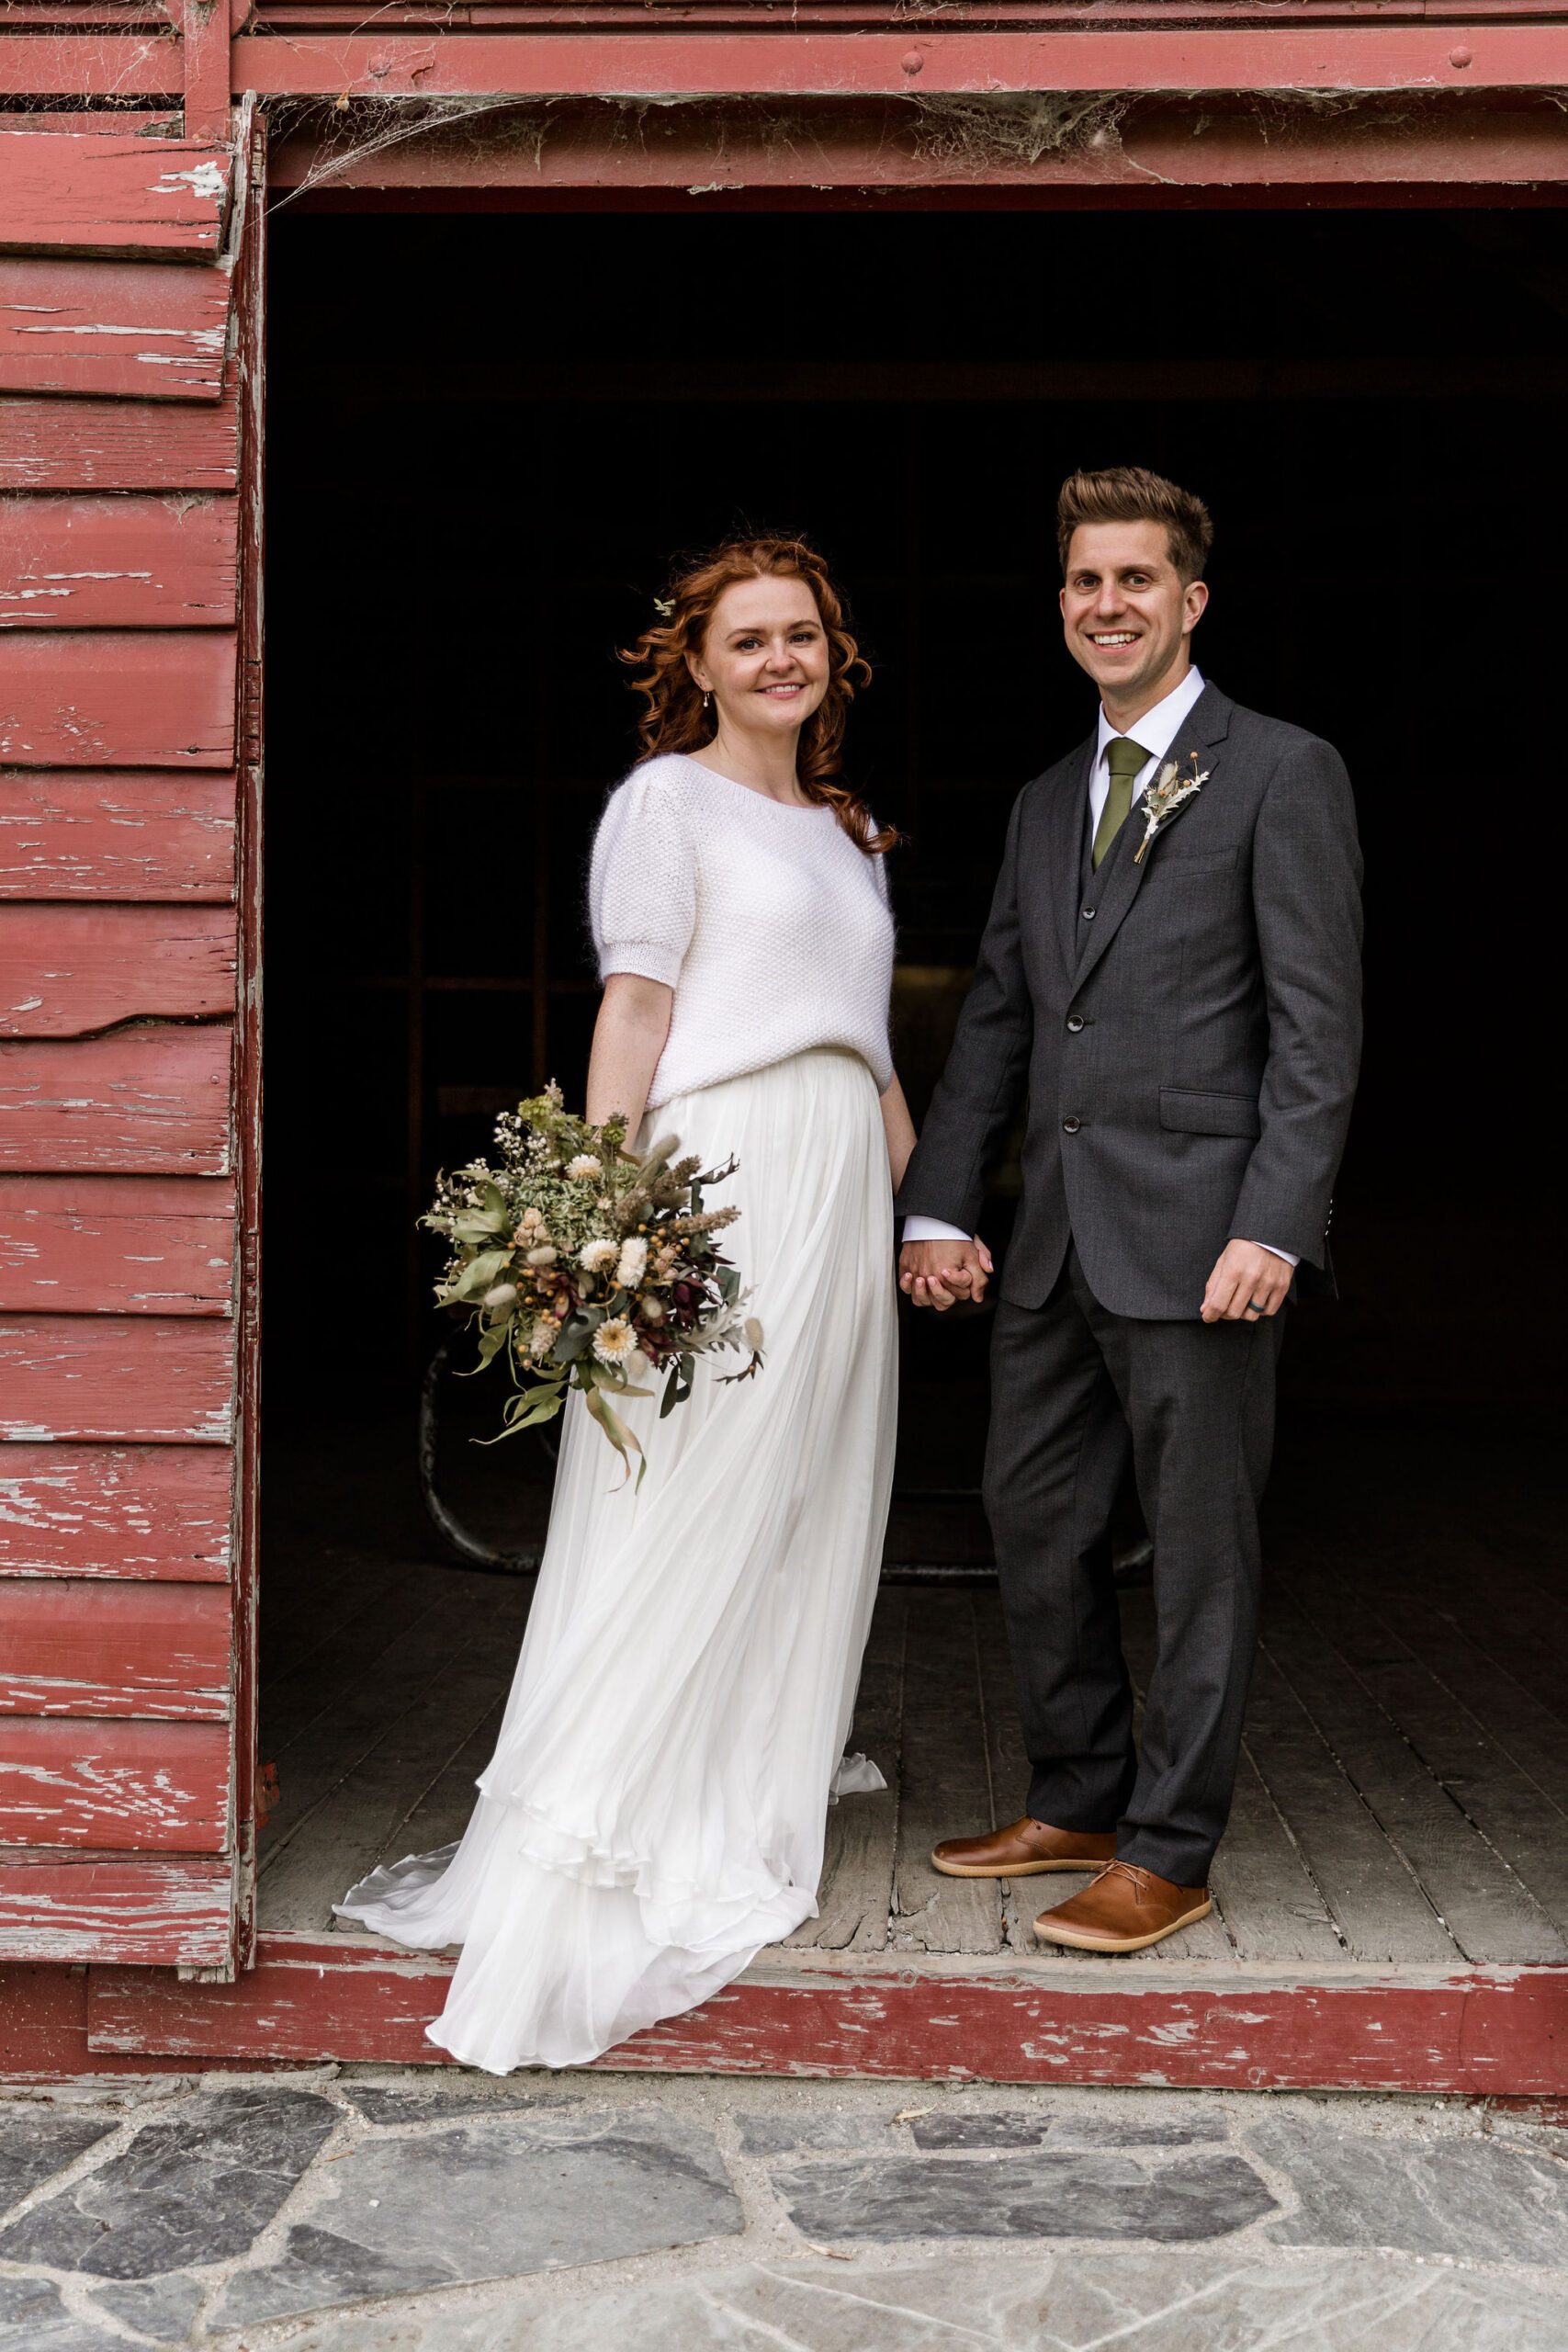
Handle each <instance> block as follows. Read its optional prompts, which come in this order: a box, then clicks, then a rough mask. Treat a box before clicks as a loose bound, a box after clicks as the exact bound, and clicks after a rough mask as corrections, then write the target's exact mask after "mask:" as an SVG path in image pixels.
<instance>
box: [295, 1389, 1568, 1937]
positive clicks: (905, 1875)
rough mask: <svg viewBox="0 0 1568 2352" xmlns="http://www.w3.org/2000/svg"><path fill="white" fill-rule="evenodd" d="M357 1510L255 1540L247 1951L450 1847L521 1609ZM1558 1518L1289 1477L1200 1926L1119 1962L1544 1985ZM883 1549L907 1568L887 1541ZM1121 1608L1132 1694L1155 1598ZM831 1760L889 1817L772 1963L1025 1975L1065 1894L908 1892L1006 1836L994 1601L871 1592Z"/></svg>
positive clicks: (1014, 1752) (1376, 1473)
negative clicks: (838, 1957) (820, 1954)
mask: <svg viewBox="0 0 1568 2352" xmlns="http://www.w3.org/2000/svg"><path fill="white" fill-rule="evenodd" d="M285 1483H286V1485H287V1480H286V1482H285ZM353 1483H354V1482H353V1481H352V1480H348V1481H344V1480H339V1481H338V1482H337V1483H336V1485H335V1487H333V1492H332V1495H331V1498H330V1504H331V1507H330V1508H328V1509H325V1510H319V1511H316V1512H314V1513H312V1512H311V1511H310V1510H307V1509H303V1508H298V1507H295V1508H285V1509H283V1510H281V1511H280V1512H279V1513H277V1514H276V1521H275V1523H274V1525H273V1526H272V1528H270V1529H269V1542H268V1557H267V1565H266V1566H265V1570H264V1581H263V1623H264V1676H263V1747H262V1754H263V1757H264V1758H265V1760H266V1761H268V1762H276V1766H277V1770H278V1774H279V1781H280V1785H281V1791H282V1804H281V1806H280V1809H279V1811H278V1812H277V1813H276V1815H274V1817H273V1820H272V1822H271V1823H270V1824H269V1825H268V1826H267V1828H266V1829H265V1832H264V1835H263V1850H262V1877H261V1919H262V1924H263V1926H264V1927H267V1928H295V1929H302V1930H310V1931H315V1932H320V1931H321V1930H322V1929H324V1928H329V1927H330V1926H331V1924H332V1914H331V1909H330V1905H331V1903H332V1901H333V1898H334V1897H335V1896H338V1895H340V1894H342V1892H343V1891H344V1888H345V1887H346V1886H347V1885H348V1884H349V1883H351V1882H352V1881H353V1880H355V1878H358V1877H361V1876H363V1875H364V1873H365V1872H366V1871H368V1870H369V1869H371V1868H372V1867H374V1865H375V1864H376V1863H377V1862H378V1861H381V1860H396V1859H397V1858H398V1857H399V1856H400V1855H402V1854H405V1853H408V1852H411V1851H422V1850H428V1849H430V1848H432V1847H434V1846H438V1845H442V1844H445V1843H446V1841H447V1840H449V1839H451V1838H456V1837H457V1836H458V1835H459V1834H460V1833H461V1830H462V1827H463V1825H464V1822H465V1821H466V1819H467V1817H468V1809H469V1806H470V1804H471V1802H472V1789H473V1781H474V1777H475V1774H476V1773H477V1772H478V1771H479V1770H481V1769H482V1767H483V1765H484V1763H485V1762H486V1760H487V1759H488V1756H489V1752H490V1745H491V1741H492V1740H493V1737H494V1735H495V1729H496V1725H497V1724H498V1722H499V1718H500V1712H501V1708H502V1703H503V1702H504V1699H505V1695H506V1691H507V1688H508V1685H509V1682H510V1679H511V1675H512V1669H513V1663H514V1660H515V1657H516V1652H517V1646H518V1643H519V1640H520V1638H521V1634H522V1629H523V1624H524V1621H525V1613H526V1608H527V1600H528V1596H529V1590H530V1587H529V1586H528V1585H527V1584H526V1583H524V1582H520V1581H517V1580H513V1579H510V1578H505V1577H482V1576H477V1575H474V1574H472V1573H470V1572H468V1571H465V1570H460V1569H451V1568H446V1567H443V1566H438V1565H436V1561H435V1555H434V1546H433V1544H431V1543H429V1542H428V1541H427V1540H426V1539H425V1538H424V1537H423V1532H421V1529H420V1526H419V1522H418V1521H417V1518H411V1517H410V1516H409V1515H408V1513H407V1510H406V1508H404V1506H405V1505H406V1496H405V1497H403V1498H401V1500H399V1499H398V1498H397V1497H396V1496H395V1495H393V1496H392V1497H391V1498H390V1500H389V1488H388V1487H387V1486H386V1485H385V1483H384V1482H383V1484H382V1485H381V1487H380V1488H379V1495H380V1502H379V1504H378V1510H379V1514H380V1515H379V1516H378V1511H377V1510H368V1511H361V1512H359V1513H358V1515H357V1516H356V1513H355V1503H354V1493H353ZM395 1484H396V1481H395V1480H394V1481H393V1485H394V1487H395ZM308 1488H309V1480H307V1482H306V1487H301V1488H299V1489H297V1490H296V1498H298V1494H300V1493H304V1492H306V1491H307V1490H308ZM315 1491H316V1492H317V1493H318V1494H320V1493H321V1491H322V1490H321V1488H320V1487H319V1486H318V1487H317V1488H316V1489H315ZM537 1499H538V1498H536V1503H535V1505H534V1506H531V1507H532V1508H535V1509H536V1504H537ZM394 1502H395V1503H396V1504H397V1508H396V1509H394V1508H393V1507H392V1505H393V1503H394ZM1555 1510H1556V1504H1555V1496H1554V1493H1553V1489H1552V1481H1551V1455H1550V1453H1549V1452H1548V1451H1547V1450H1546V1449H1544V1448H1538V1449H1535V1450H1533V1451H1532V1450H1531V1449H1530V1448H1529V1447H1528V1446H1523V1445H1521V1446H1519V1447H1516V1448H1500V1447H1499V1446H1498V1445H1497V1444H1495V1443H1494V1444H1492V1445H1490V1446H1488V1444H1487V1443H1486V1442H1481V1441H1475V1442H1454V1441H1452V1440H1450V1439H1448V1438H1445V1437H1443V1436H1441V1435H1437V1434H1434V1435H1432V1436H1428V1437H1421V1436H1416V1437H1410V1436H1408V1435H1406V1436H1395V1437H1387V1436H1385V1437H1382V1438H1373V1437H1371V1436H1369V1435H1368V1433H1367V1432H1365V1431H1361V1432H1355V1431H1352V1432H1350V1433H1348V1434H1347V1433H1345V1432H1343V1431H1340V1432H1321V1431H1320V1432H1317V1433H1315V1434H1314V1435H1311V1436H1310V1438H1309V1439H1308V1440H1306V1441H1297V1442H1295V1443H1294V1445H1293V1447H1292V1449H1290V1450H1288V1452H1287V1458H1286V1460H1285V1461H1284V1463H1283V1464H1282V1466H1281V1472H1280V1477H1279V1478H1278V1480H1277V1483H1276V1489H1275V1492H1274V1494H1273V1496H1272V1497H1271V1502H1270V1531H1269V1560H1270V1572H1269V1590H1268V1596H1267V1601H1266V1609H1265V1624H1264V1640H1263V1646H1262V1650H1261V1653H1260V1656H1259V1659H1258V1671H1257V1675H1256V1677H1255V1680H1254V1686H1253V1692H1252V1700H1251V1704H1250V1707H1249V1711H1248V1715H1247V1736H1246V1749H1245V1753H1244V1756H1243V1759H1242V1767H1241V1774H1240V1779H1239V1781H1238V1786H1237V1791H1236V1800H1235V1812H1234V1815H1233V1818H1232V1823H1231V1828H1230V1832H1229V1835H1228V1836H1227V1838H1226V1839H1225V1842H1224V1846H1223V1848H1222V1849H1221V1852H1220V1856H1219V1859H1218V1860H1217V1862H1216V1864H1215V1868H1214V1873H1213V1891H1214V1896H1215V1910H1214V1914H1213V1917H1211V1918H1209V1919H1207V1920H1205V1921H1203V1922H1201V1924H1200V1925H1199V1926H1198V1927H1196V1928H1191V1929H1189V1930H1187V1931H1186V1932H1185V1933H1183V1934H1182V1935H1180V1936H1178V1937H1173V1938H1171V1939H1169V1940H1168V1941H1167V1942H1166V1943H1164V1944H1161V1945H1159V1946H1157V1947H1156V1950H1155V1951H1154V1952H1152V1953H1150V1954H1148V1955H1146V1957H1147V1958H1149V1959H1150V1960H1157V1961H1158V1962H1160V1963H1161V1964H1163V1965H1168V1966H1171V1967H1177V1966H1179V1965H1181V1964H1182V1963H1183V1962H1188V1961H1193V1960H1207V1961H1214V1960H1225V1959H1230V1960H1235V1961H1245V1962H1254V1963H1262V1964H1266V1965H1288V1964H1302V1965H1305V1966H1307V1967H1309V1968H1310V1967H1311V1965H1312V1964H1314V1963H1332V1962H1341V1963H1342V1962H1354V1961H1359V1962H1372V1963H1384V1964H1386V1963H1389V1962H1394V1963H1399V1962H1406V1963H1412V1964H1414V1963H1425V1964H1430V1963H1433V1962H1438V1963H1441V1962H1453V1963H1455V1964H1464V1963H1466V1962H1497V1963H1517V1962H1558V1963H1565V1964H1568V1674H1565V1673H1564V1670H1563V1669H1564V1665H1565V1663H1568V1584H1565V1578H1564V1575H1563V1569H1562V1560H1561V1557H1560V1555H1559V1551H1558V1547H1557V1545H1556V1543H1555V1534H1556V1519H1555ZM939 1527H940V1523H939ZM940 1532H941V1533H942V1538H943V1542H944V1547H946V1548H945V1555H946V1556H952V1552H951V1546H952V1544H953V1542H954V1541H955V1540H959V1539H960V1538H961V1540H962V1541H963V1542H964V1544H965V1546H966V1547H967V1548H968V1550H969V1552H970V1555H973V1552H974V1549H975V1547H976V1544H979V1545H980V1546H981V1547H982V1550H983V1541H984V1538H983V1531H982V1533H981V1534H980V1536H978V1537H976V1533H975V1530H974V1528H973V1526H971V1527H969V1528H968V1529H967V1530H961V1531H959V1532H958V1536H956V1537H955V1534H954V1531H953V1529H950V1528H940ZM897 1549H898V1555H899V1556H900V1557H908V1556H909V1549H910V1544H909V1538H908V1530H907V1529H906V1530H904V1531H902V1532H900V1534H899V1537H898V1545H897ZM1122 1621H1123V1638H1124V1642H1125V1645H1126V1649H1127V1654H1128V1657H1129V1661H1130V1663H1131V1665H1132V1668H1133V1671H1134V1679H1135V1681H1136V1682H1137V1683H1138V1685H1139V1687H1140V1689H1141V1688H1142V1687H1143V1685H1144V1683H1145V1679H1146V1677H1147V1674H1148V1670H1149V1667H1150V1663H1151V1660H1152V1657H1153V1651H1154V1641H1155V1611H1154V1596H1153V1593H1152V1592H1151V1591H1149V1590H1148V1589H1143V1590H1134V1591H1131V1592H1127V1593H1124V1594H1123V1595H1122ZM853 1744H854V1745H855V1746H857V1747H863V1748H864V1749H865V1750H866V1752H867V1753H868V1754H869V1755H871V1756H872V1757H873V1758H874V1760H875V1761H876V1762H877V1763H878V1764H879V1765H880V1766H881V1767H882V1770H883V1771H884V1772H885V1773H886V1777H887V1780H888V1782H889V1786H888V1788H887V1790H886V1792H884V1793H883V1794H881V1795H878V1796H874V1797H852V1798H846V1799H845V1800H844V1801H843V1803H842V1804H839V1805H837V1806H835V1807H834V1808H833V1810H832V1812H831V1814H830V1815H829V1827H828V1863H827V1869H826V1872H825V1875H824V1880H823V1884H822V1888H821V1893H820V1901H819V1916H818V1918H816V1919H815V1920H810V1921H808V1922H807V1924H806V1926H805V1927H803V1928H801V1929H800V1930H799V1931H798V1933H797V1934H796V1935H795V1937H793V1938H792V1939H791V1942H792V1943H793V1944H795V1945H797V1946H807V1945H809V1946H816V1947H817V1948H818V1949H820V1950H825V1951H844V1952H857V1953H874V1952H881V1951H886V1952H888V1953H897V1952H908V1953H911V1954H917V1953H964V1954H969V1955H980V1956H983V1955H985V1954H987V1953H995V1954H997V1955H998V1959H1000V1958H1001V1957H1002V1956H1004V1955H1006V1956H1007V1958H1008V1963H1009V1965H1016V1964H1017V1959H1018V1957H1019V1956H1021V1955H1023V1954H1026V1953H1039V1952H1040V1951H1041V1950H1042V1948H1041V1947H1040V1946H1039V1945H1038V1944H1037V1943H1036V1942H1035V1941H1034V1939H1033V1937H1032V1933H1031V1928H1030V1923H1031V1921H1032V1918H1033V1917H1034V1915H1035V1913H1036V1912H1037V1911H1038V1910H1039V1909H1040V1908H1042V1907H1043V1905H1044V1903H1046V1902H1049V1901H1057V1900H1061V1899H1062V1898H1063V1897H1064V1896H1065V1895H1066V1894H1067V1893H1068V1892H1069V1891H1071V1889H1072V1888H1074V1887H1075V1886H1076V1885H1077V1884H1079V1883H1082V1882H1080V1881H1079V1880H1077V1879H1076V1878H1073V1877H1069V1876H1065V1875H1064V1876H1060V1877H1055V1878H1053V1879H1050V1880H1048V1881H1041V1880H1038V1879H1035V1880H1024V1881H1021V1882H1020V1883H1018V1884H1017V1885H1016V1886H1014V1885H1010V1884H1008V1883H1002V1884H999V1885H998V1884H992V1883H987V1882H984V1881H974V1880H967V1881H966V1880H953V1879H947V1878H943V1877H942V1876H941V1875H940V1874H939V1873H937V1872H936V1871H933V1870H932V1869H931V1862H930V1859H929V1856H930V1849H931V1845H932V1844H933V1843H934V1841H935V1840H936V1839H937V1838H940V1837H943V1836H950V1835H954V1834H962V1833H964V1832H967V1831H972V1830H975V1829H977V1828H982V1827H985V1826H988V1825H989V1824H991V1823H992V1822H993V1821H1007V1820H1010V1819H1012V1818H1013V1817H1015V1815H1017V1814H1018V1813H1020V1812H1021V1810H1022V1807H1023V1797H1024V1792H1025V1789H1026V1786H1027V1780H1028V1770H1027V1763H1026V1759H1025V1758H1024V1756H1023V1754H1022V1750H1021V1743H1020V1740H1019V1735H1018V1730H1017V1725H1016V1721H1015V1718H1014V1714H1013V1710H1012V1703H1011V1693H1010V1665H1009V1660H1008V1656H1007V1645H1006V1640H1005V1636H1004V1634H1003V1630H1002V1625H1001V1619H1000V1610H999V1604H998V1598H997V1595H996V1592H995V1590H994V1589H952V1588H948V1589H929V1588H918V1587H917V1588H910V1587H889V1588H886V1589H885V1590H884V1592H883V1594H882V1597H881V1600H880V1601H879V1604H878V1608H877V1612H876V1619H875V1623H874V1630H873V1634H872V1638H871V1644H870V1646H869V1649H868V1651H867V1656H866V1662H865V1669H864V1674H863V1682H862V1690H861V1702H860V1709H859V1714H858V1718H857V1723H856V1727H855V1733H854V1740H853ZM1052 1957H1053V1958H1056V1959H1059V1958H1060V1957H1061V1955H1060V1954H1059V1953H1057V1952H1055V1951H1054V1952H1053V1954H1052ZM1082 1965H1083V1966H1085V1967H1087V1968H1089V1969H1097V1968H1099V1969H1103V1968H1105V1967H1109V1966H1114V1965H1115V1963H1114V1962H1105V1961H1097V1960H1093V1959H1090V1958H1088V1957H1087V1956H1086V1957H1085V1958H1084V1960H1083V1962H1082Z"/></svg>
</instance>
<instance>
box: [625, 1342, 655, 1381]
mask: <svg viewBox="0 0 1568 2352" xmlns="http://www.w3.org/2000/svg"><path fill="white" fill-rule="evenodd" d="M651 1369H652V1367H651V1366H650V1365H649V1361H648V1358H647V1357H646V1356H645V1355H644V1354H643V1351H642V1350H641V1349H640V1348H634V1349H633V1350H632V1351H631V1353H630V1355H629V1356H628V1357H627V1358H626V1363H624V1364H623V1365H622V1366H621V1370H622V1371H623V1372H624V1373H625V1374H626V1378H627V1379H628V1380H630V1381H637V1380H640V1379H642V1377H643V1375H644V1374H645V1373H647V1372H649V1371H650V1370H651Z"/></svg>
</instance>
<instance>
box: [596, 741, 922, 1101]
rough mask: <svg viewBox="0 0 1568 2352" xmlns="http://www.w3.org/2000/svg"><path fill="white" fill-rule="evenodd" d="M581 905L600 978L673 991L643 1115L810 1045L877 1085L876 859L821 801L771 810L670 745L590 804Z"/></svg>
mask: <svg viewBox="0 0 1568 2352" xmlns="http://www.w3.org/2000/svg"><path fill="white" fill-rule="evenodd" d="M588 903H589V916H590V920H591V922H592V928H593V944H594V946H595V947H596V949H597V950H598V956H599V972H600V977H601V978H603V979H608V978H609V977H610V975H611V973H612V972H636V973H639V974H640V975H641V976H642V977H643V978H645V979H649V980H661V981H663V983H664V984H665V986H666V987H668V988H672V989H674V991H675V1004H674V1010H673V1012H672V1014H671V1023H670V1035H669V1036H668V1038H667V1039H666V1041H665V1046H664V1051H663V1053H662V1055H661V1056H660V1062H659V1068H658V1069H657V1070H656V1071H655V1072H654V1077H653V1084H652V1087H651V1088H650V1090H649V1098H648V1099H649V1109H650V1110H653V1109H656V1108H657V1107H658V1105H659V1104H660V1103H668V1102H669V1101H670V1100H671V1097H672V1096H674V1095H677V1094H690V1093H693V1092H694V1091H695V1090H696V1089H697V1088H698V1087H703V1086H716V1085H717V1084H719V1083H720V1082H721V1081H722V1080H725V1079H728V1078H740V1077H743V1076H745V1075H746V1073H747V1072H749V1071H750V1070H758V1069H767V1068H768V1067H769V1066H770V1065H771V1064H773V1063H774V1062H781V1061H784V1060H785V1059H787V1057H789V1056H790V1055H791V1054H799V1053H805V1052H807V1050H808V1049H809V1048H810V1047H812V1046H844V1047H847V1048H848V1049H849V1051H851V1052H852V1053H857V1054H859V1055H860V1056H861V1057H863V1060H864V1061H866V1062H867V1063H868V1064H869V1066H870V1068H871V1071H872V1074H873V1076H874V1078H875V1080H876V1086H877V1091H878V1093H880V1092H882V1091H883V1090H884V1089H885V1088H886V1085H887V1082H888V1080H890V1079H891V1077H892V1075H893V1062H892V1056H891V1053H890V1051H889V1048H888V1041H887V1013H888V1000H889V995H890V993H891V989H892V981H893V917H892V913H891V911H890V910H889V906H888V899H887V880H886V862H885V860H884V859H882V858H881V857H868V856H867V855H866V854H865V853H864V852H863V850H859V849H857V848H856V847H855V845H854V843H853V842H852V841H851V840H850V838H849V836H848V835H847V834H846V833H845V831H844V830H843V828H842V826H841V825H840V823H839V822H838V820H837V819H836V818H835V817H834V815H833V812H832V810H831V809H796V808H790V807H786V806H784V804H783V803H781V802H779V801H776V800H770V799H768V798H767V797H765V795H764V794H762V793H761V792H753V791H751V790H750V787H749V786H746V785H743V784H737V783H735V782H734V781H733V779H732V778H731V777H729V776H725V775H715V773H714V772H713V770H712V769H711V768H705V767H703V766H701V765H699V763H697V762H696V761H695V760H690V759H687V758H686V757H685V756H684V755H683V754H682V753H680V752H673V753H670V754H667V755H666V756H664V757H662V758H660V759H656V760H648V761H645V762H644V763H643V764H642V766H640V767H637V768H634V769H633V770H632V773H631V775H629V776H628V777H627V778H626V782H625V783H624V784H622V785H620V786H618V787H617V788H616V790H615V792H614V793H612V794H611V796H610V799H609V801H608V804H607V805H606V807H605V810H604V817H603V819H602V820H601V821H600V825H599V831H598V833H597V835H596V836H595V839H594V842H593V858H592V866H591V869H590V874H589V884H588Z"/></svg>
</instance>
